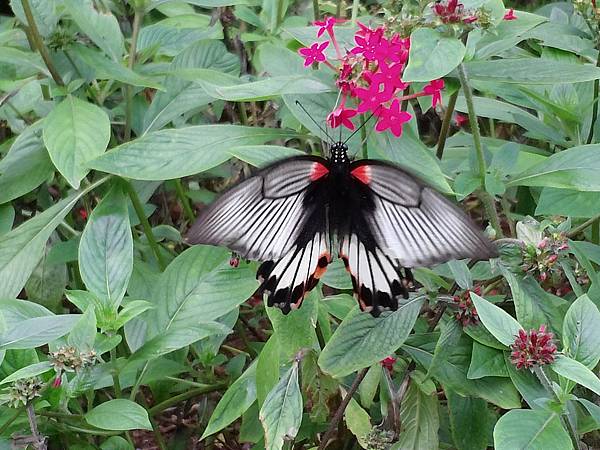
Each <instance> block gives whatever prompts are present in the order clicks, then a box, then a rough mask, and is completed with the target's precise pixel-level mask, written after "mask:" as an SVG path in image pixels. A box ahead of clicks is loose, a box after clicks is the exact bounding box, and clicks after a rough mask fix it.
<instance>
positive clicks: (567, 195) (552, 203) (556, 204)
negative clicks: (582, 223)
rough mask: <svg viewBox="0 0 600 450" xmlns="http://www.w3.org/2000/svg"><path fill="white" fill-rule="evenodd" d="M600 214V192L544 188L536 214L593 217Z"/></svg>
mask: <svg viewBox="0 0 600 450" xmlns="http://www.w3.org/2000/svg"><path fill="white" fill-rule="evenodd" d="M598 214H600V192H593V191H575V190H572V189H557V188H551V187H547V188H543V189H542V193H541V194H540V197H539V199H538V201H537V206H536V208H535V215H536V216H538V215H548V216H570V217H593V216H595V215H598Z"/></svg>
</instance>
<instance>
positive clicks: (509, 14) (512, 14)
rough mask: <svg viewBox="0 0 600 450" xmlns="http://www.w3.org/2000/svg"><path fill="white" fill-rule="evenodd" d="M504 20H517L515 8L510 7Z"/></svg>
mask: <svg viewBox="0 0 600 450" xmlns="http://www.w3.org/2000/svg"><path fill="white" fill-rule="evenodd" d="M503 19H504V20H517V16H515V10H514V9H512V8H510V9H509V10H508V12H507V13H506V14H504V17H503Z"/></svg>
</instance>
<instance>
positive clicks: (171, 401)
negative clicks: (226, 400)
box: [148, 383, 228, 416]
mask: <svg viewBox="0 0 600 450" xmlns="http://www.w3.org/2000/svg"><path fill="white" fill-rule="evenodd" d="M227 386H228V383H217V384H210V385H206V386H203V387H199V388H196V389H191V390H189V391H187V392H183V393H181V394H179V395H175V396H173V397H170V398H168V399H166V400H165V401H162V402H160V403H158V404H157V405H155V406H153V407H152V408H150V409H149V410H148V414H149V415H151V416H154V415H156V414H158V413H160V412H162V411H164V410H165V409H167V408H170V407H171V406H174V405H176V404H177V403H180V402H183V401H185V400H189V399H190V398H194V397H196V396H198V395H202V394H208V393H210V392H215V391H220V390H221V389H224V388H226V387H227Z"/></svg>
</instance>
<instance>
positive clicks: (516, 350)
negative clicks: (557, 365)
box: [510, 325, 556, 369]
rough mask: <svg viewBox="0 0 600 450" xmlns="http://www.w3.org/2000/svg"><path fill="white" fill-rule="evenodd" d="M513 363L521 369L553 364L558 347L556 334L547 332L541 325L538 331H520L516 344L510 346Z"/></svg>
mask: <svg viewBox="0 0 600 450" xmlns="http://www.w3.org/2000/svg"><path fill="white" fill-rule="evenodd" d="M510 348H511V350H512V353H511V354H510V360H511V362H512V363H513V364H514V365H515V366H516V367H517V369H521V368H523V367H525V368H530V367H533V366H536V365H538V366H543V365H544V364H552V363H553V362H554V355H555V354H556V345H555V344H554V334H552V333H550V332H548V331H546V327H545V326H544V325H540V328H539V329H538V330H535V329H533V330H530V331H529V332H527V331H525V330H519V334H518V335H517V336H516V337H515V343H514V344H512V345H511V346H510Z"/></svg>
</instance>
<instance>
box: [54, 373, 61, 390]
mask: <svg viewBox="0 0 600 450" xmlns="http://www.w3.org/2000/svg"><path fill="white" fill-rule="evenodd" d="M61 384H62V376H61V375H60V374H58V375H56V378H55V379H54V381H53V382H52V387H53V388H55V389H56V388H59V387H60V385H61Z"/></svg>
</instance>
